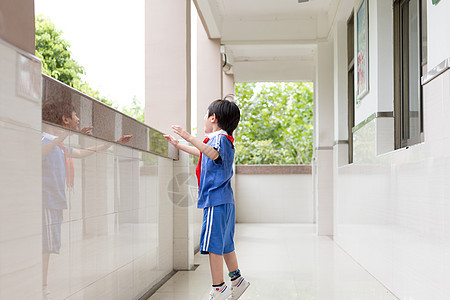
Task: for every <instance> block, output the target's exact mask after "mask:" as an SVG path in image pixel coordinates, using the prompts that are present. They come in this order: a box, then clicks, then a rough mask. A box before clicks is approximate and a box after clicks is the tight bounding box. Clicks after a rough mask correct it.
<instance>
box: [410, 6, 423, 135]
mask: <svg viewBox="0 0 450 300" xmlns="http://www.w3.org/2000/svg"><path fill="white" fill-rule="evenodd" d="M408 15H409V25H408V37H409V39H408V48H409V57H408V65H409V78H408V79H409V87H408V89H409V91H408V94H409V105H408V108H409V126H408V127H409V140H410V142H412V143H417V142H420V105H419V104H420V52H419V51H420V42H419V8H418V0H412V1H410V2H409V13H408ZM409 144H410V143H409Z"/></svg>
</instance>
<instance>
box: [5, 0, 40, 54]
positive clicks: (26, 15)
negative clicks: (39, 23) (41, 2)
mask: <svg viewBox="0 0 450 300" xmlns="http://www.w3.org/2000/svg"><path fill="white" fill-rule="evenodd" d="M34 34H35V33H34V0H2V1H0V38H1V39H3V40H5V41H7V42H8V43H10V44H12V45H14V46H16V47H17V48H19V49H22V50H24V51H26V52H28V53H31V54H34V50H35V45H34V44H35V42H34Z"/></svg>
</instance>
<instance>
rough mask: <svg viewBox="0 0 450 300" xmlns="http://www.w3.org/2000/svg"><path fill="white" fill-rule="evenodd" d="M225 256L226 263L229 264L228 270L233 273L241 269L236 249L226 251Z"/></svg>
mask: <svg viewBox="0 0 450 300" xmlns="http://www.w3.org/2000/svg"><path fill="white" fill-rule="evenodd" d="M223 258H224V259H225V263H226V264H227V268H228V272H230V273H231V272H234V271H237V270H238V269H239V267H238V262H237V258H236V252H235V251H233V252H230V253H224V254H223Z"/></svg>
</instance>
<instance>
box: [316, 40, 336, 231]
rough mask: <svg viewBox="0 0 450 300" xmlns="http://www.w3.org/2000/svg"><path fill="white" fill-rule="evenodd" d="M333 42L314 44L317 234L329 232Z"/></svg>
mask: <svg viewBox="0 0 450 300" xmlns="http://www.w3.org/2000/svg"><path fill="white" fill-rule="evenodd" d="M333 93H334V91H333V44H332V42H321V43H319V44H318V45H317V55H316V81H315V97H314V145H315V153H314V164H315V165H314V168H313V172H314V174H313V180H314V198H315V202H316V213H317V229H318V234H319V235H333V143H334V103H333V101H334V100H333Z"/></svg>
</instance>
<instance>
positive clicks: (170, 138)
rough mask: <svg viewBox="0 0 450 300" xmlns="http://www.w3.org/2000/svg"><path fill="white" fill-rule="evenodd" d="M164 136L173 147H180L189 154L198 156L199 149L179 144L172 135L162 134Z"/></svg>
mask: <svg viewBox="0 0 450 300" xmlns="http://www.w3.org/2000/svg"><path fill="white" fill-rule="evenodd" d="M164 137H165V138H166V139H167V140H168V141H169V143H171V144H172V145H173V146H174V147H175V148H177V149H180V150H182V151H184V152H187V153H189V154H192V155H195V156H200V151H199V150H198V149H197V148H195V147H192V146H188V145H184V144H180V143H179V142H178V141H177V140H176V139H175V138H174V137H173V136H170V135H164Z"/></svg>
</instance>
